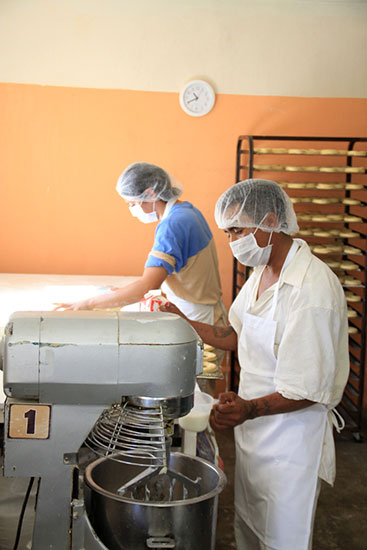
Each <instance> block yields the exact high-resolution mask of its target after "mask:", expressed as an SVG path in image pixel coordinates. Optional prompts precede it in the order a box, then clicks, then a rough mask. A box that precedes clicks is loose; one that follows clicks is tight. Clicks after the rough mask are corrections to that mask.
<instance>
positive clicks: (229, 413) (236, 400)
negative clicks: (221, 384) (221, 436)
mask: <svg viewBox="0 0 367 550" xmlns="http://www.w3.org/2000/svg"><path fill="white" fill-rule="evenodd" d="M247 403H248V402H247V401H245V400H244V399H242V398H241V397H239V396H238V395H237V394H236V393H235V392H233V391H230V392H225V393H220V394H219V397H218V403H216V404H215V405H213V408H212V411H211V415H210V424H211V426H212V428H213V429H214V430H225V429H228V428H233V427H234V426H238V424H242V422H244V421H245V420H247V419H248V418H251V417H250V416H249V410H248V406H247Z"/></svg>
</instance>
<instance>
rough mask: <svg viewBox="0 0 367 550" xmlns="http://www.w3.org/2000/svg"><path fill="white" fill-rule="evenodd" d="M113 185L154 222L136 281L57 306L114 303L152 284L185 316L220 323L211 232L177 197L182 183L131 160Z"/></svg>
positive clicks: (137, 213)
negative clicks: (144, 257) (150, 246)
mask: <svg viewBox="0 0 367 550" xmlns="http://www.w3.org/2000/svg"><path fill="white" fill-rule="evenodd" d="M116 190H117V192H118V194H119V195H120V196H121V197H122V198H123V199H124V200H125V201H126V203H127V205H128V207H129V209H130V212H131V214H132V215H133V216H134V217H137V218H138V219H139V220H140V221H141V222H143V223H153V222H159V223H158V225H157V228H156V231H155V238H154V244H153V248H152V249H151V251H150V252H149V255H148V258H147V260H146V263H145V267H144V272H143V274H142V276H141V277H139V278H138V279H137V280H136V281H134V282H132V283H130V284H128V285H126V286H124V287H123V288H118V289H114V290H113V291H112V292H109V293H106V294H101V295H98V296H93V297H91V298H88V299H86V300H82V301H79V302H74V303H62V304H58V307H57V309H69V310H79V309H83V310H84V309H97V308H117V307H123V306H126V305H128V304H133V303H136V302H139V301H140V300H141V299H142V298H143V297H144V295H145V294H146V293H147V292H148V291H150V290H155V289H160V288H161V287H162V289H164V291H165V293H166V296H167V298H168V300H169V301H170V302H172V303H174V304H176V305H177V306H178V307H179V308H180V309H181V310H182V311H183V312H184V313H185V315H187V317H188V318H190V319H193V320H198V321H202V322H205V323H209V324H211V325H214V324H224V323H225V310H224V306H223V303H222V300H221V294H222V290H221V283H220V277H219V270H218V259H217V252H216V247H215V243H214V240H213V235H212V232H211V230H210V228H209V226H208V223H207V222H206V220H205V218H204V216H203V215H202V213H201V212H200V211H199V210H198V209H197V208H196V207H195V206H193V205H192V204H191V203H189V202H187V201H185V202H182V201H181V200H179V196H180V195H181V194H182V186H181V184H180V183H179V182H177V181H176V180H175V179H174V178H172V177H171V176H170V175H169V174H168V173H167V172H166V171H165V170H163V169H162V168H160V167H159V166H155V165H153V164H149V163H146V162H136V163H134V164H131V165H130V166H128V167H127V168H126V169H125V170H124V171H123V173H122V174H121V176H120V177H119V179H118V182H117V185H116Z"/></svg>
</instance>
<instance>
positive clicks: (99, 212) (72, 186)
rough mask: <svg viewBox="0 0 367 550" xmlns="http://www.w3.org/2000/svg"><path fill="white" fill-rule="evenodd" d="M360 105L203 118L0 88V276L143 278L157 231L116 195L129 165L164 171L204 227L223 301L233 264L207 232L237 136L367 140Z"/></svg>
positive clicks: (259, 101)
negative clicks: (204, 221) (216, 255)
mask: <svg viewBox="0 0 367 550" xmlns="http://www.w3.org/2000/svg"><path fill="white" fill-rule="evenodd" d="M366 113H367V108H366V102H365V101H364V100H362V99H328V98H292V97H266V96H256V97H255V96H241V95H219V96H218V97H217V101H216V105H215V107H214V109H213V111H212V112H211V113H210V114H209V115H207V116H206V117H203V118H192V117H189V116H187V115H186V114H185V113H184V112H183V111H182V110H181V109H180V107H179V103H178V94H176V93H160V92H139V91H124V90H100V89H99V90H96V89H80V88H67V87H51V86H38V85H25V84H24V85H23V84H0V120H1V125H0V185H1V187H0V189H1V193H0V197H1V217H0V271H2V272H14V273H66V274H70V273H74V274H111V275H136V274H140V273H141V271H142V268H143V265H144V260H145V257H146V255H147V253H148V251H149V250H150V247H151V244H152V241H153V232H154V229H153V227H152V226H146V225H143V224H141V223H140V222H138V221H137V220H136V219H133V218H132V217H131V215H130V213H129V211H128V209H127V207H126V206H125V204H124V202H123V201H122V199H120V198H119V196H118V195H117V193H116V192H115V190H114V187H115V183H116V180H117V177H118V176H119V174H120V173H121V171H122V170H123V169H124V168H125V167H126V166H127V165H128V164H130V163H131V162H135V161H139V160H144V161H148V162H153V163H155V164H158V165H161V166H162V167H164V168H165V169H166V170H167V171H169V172H170V173H172V174H173V175H174V176H175V177H176V179H178V180H179V181H181V183H182V184H183V186H184V195H183V198H184V199H187V200H190V201H191V202H193V203H194V204H195V205H196V206H198V207H199V208H200V209H201V210H202V212H203V213H204V215H205V216H206V217H207V219H208V221H209V224H210V226H211V228H212V230H213V233H214V236H215V240H216V242H217V247H218V252H219V258H220V264H221V276H222V282H223V287H224V291H225V301H226V303H227V304H228V303H229V299H230V292H231V269H232V257H231V253H230V250H229V247H228V245H227V242H226V238H225V237H224V235H223V234H222V232H220V231H219V230H218V229H216V226H215V223H214V216H213V210H214V205H215V202H216V199H217V198H218V196H219V195H220V194H221V193H222V192H223V191H224V190H225V189H226V188H227V187H228V186H230V185H232V183H234V181H235V152H236V143H237V138H238V136H239V135H240V134H248V133H249V134H266V135H301V136H302V135H305V136H306V135H312V136H323V135H324V136H331V137H337V136H359V137H362V136H364V135H366V134H367V126H366Z"/></svg>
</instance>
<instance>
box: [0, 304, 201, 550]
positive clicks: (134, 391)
mask: <svg viewBox="0 0 367 550" xmlns="http://www.w3.org/2000/svg"><path fill="white" fill-rule="evenodd" d="M202 357H203V349H202V342H201V340H200V339H199V338H198V335H197V333H196V332H195V331H194V330H193V329H192V328H191V326H190V325H189V324H188V323H187V322H186V321H184V320H183V319H182V318H180V317H178V316H176V315H172V314H166V313H122V312H118V313H116V312H17V313H15V314H13V315H12V316H11V318H10V320H9V323H8V325H7V327H6V330H5V337H4V343H3V359H2V360H3V371H4V391H5V393H6V395H7V396H8V398H7V400H6V404H5V438H4V475H5V476H15V477H38V478H40V479H41V482H40V487H39V493H38V502H37V509H36V517H35V524H34V533H33V541H32V548H33V550H46V549H47V550H51V549H54V550H67V549H72V550H81V549H84V548H87V549H88V550H89V549H91V550H95V549H98V550H99V549H105V548H107V547H106V546H104V545H103V543H102V542H101V541H100V540H99V539H98V537H97V536H96V534H95V533H94V531H93V528H92V527H91V526H90V523H89V520H88V517H87V515H86V513H85V506H84V500H83V493H82V494H79V495H74V492H75V475H74V476H73V472H74V471H76V472H77V471H78V452H79V449H80V447H81V446H82V444H83V442H84V441H85V439H86V437H87V436H88V433H89V432H90V430H91V428H92V427H93V425H94V424H95V422H96V421H97V419H98V418H99V416H100V415H101V413H102V412H103V411H104V410H106V409H109V408H110V407H111V405H114V404H115V403H120V402H121V400H122V398H124V397H126V398H130V397H134V396H136V397H139V398H142V399H143V401H144V400H145V401H146V402H147V403H156V402H159V403H162V404H163V406H164V411H165V414H166V417H167V418H177V417H179V416H183V415H185V414H187V413H188V412H189V411H190V409H191V407H192V403H193V392H194V387H195V377H196V375H197V374H199V373H200V372H201V371H202ZM73 477H74V485H73ZM157 547H158V546H157ZM107 550H108V549H107Z"/></svg>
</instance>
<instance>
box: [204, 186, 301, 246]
mask: <svg viewBox="0 0 367 550" xmlns="http://www.w3.org/2000/svg"><path fill="white" fill-rule="evenodd" d="M271 213H273V214H275V225H274V216H269V214H271ZM215 221H216V222H217V225H218V227H219V228H220V229H228V228H230V227H258V228H259V229H262V230H263V231H268V232H270V231H275V232H276V233H280V232H281V231H282V232H283V233H286V234H288V235H291V234H292V233H297V232H298V230H299V227H298V224H297V218H296V213H295V211H294V209H293V204H292V202H291V200H290V198H289V197H288V195H287V194H286V193H285V192H284V191H283V189H282V188H281V187H280V186H279V185H278V184H277V183H275V181H270V180H262V179H249V180H244V181H240V182H239V183H235V184H234V185H232V187H230V188H229V189H227V191H225V192H224V193H223V195H221V197H219V199H218V201H217V204H216V206H215Z"/></svg>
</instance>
